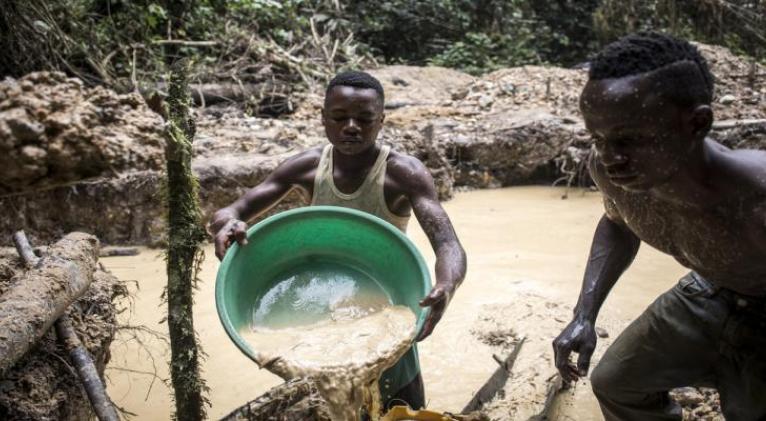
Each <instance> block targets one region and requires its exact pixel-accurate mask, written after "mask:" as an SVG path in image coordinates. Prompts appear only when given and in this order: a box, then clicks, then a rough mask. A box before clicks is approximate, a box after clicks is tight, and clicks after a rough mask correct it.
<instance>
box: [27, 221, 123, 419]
mask: <svg viewBox="0 0 766 421" xmlns="http://www.w3.org/2000/svg"><path fill="white" fill-rule="evenodd" d="M82 235H83V236H87V234H82ZM87 237H91V238H92V239H94V240H95V237H92V236H87ZM64 238H65V239H66V238H67V237H64ZM86 239H90V238H86ZM62 241H63V240H62ZM13 243H14V244H15V245H16V250H17V251H18V252H19V255H20V256H21V259H22V260H23V262H24V264H25V265H26V266H27V267H28V268H29V267H35V266H37V265H39V263H40V262H41V261H42V259H40V258H38V257H37V256H36V255H35V253H34V251H33V248H32V245H31V244H29V240H27V236H26V235H25V234H24V231H18V232H16V233H15V234H14V235H13ZM95 244H96V248H98V240H95ZM54 247H55V246H54ZM91 280H92V275H91ZM88 285H90V282H89V283H88ZM85 289H86V290H87V287H86V288H85ZM65 310H66V309H65ZM54 325H55V329H56V336H58V339H59V341H61V343H62V344H63V345H64V348H66V350H67V352H68V353H69V359H70V360H71V361H72V364H73V365H74V366H75V368H76V369H77V373H78V374H79V375H80V379H81V380H82V382H83V388H84V389H85V392H86V393H87V394H88V400H90V403H91V406H92V407H93V412H95V413H96V417H97V418H98V419H99V420H100V421H119V417H118V416H117V411H116V410H115V409H114V406H113V405H112V402H111V400H110V399H109V396H108V395H107V394H106V388H105V387H104V383H103V382H102V381H101V377H100V376H99V375H98V370H96V365H95V364H94V363H93V358H92V357H91V356H90V354H89V353H88V351H87V350H86V349H85V347H84V346H83V345H82V342H81V341H80V338H78V337H77V333H76V332H75V330H74V328H73V327H72V323H71V322H70V321H69V317H67V315H66V314H63V315H62V316H61V317H59V319H58V320H56V322H55V324H54Z"/></svg>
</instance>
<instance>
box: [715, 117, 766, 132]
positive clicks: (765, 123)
mask: <svg viewBox="0 0 766 421" xmlns="http://www.w3.org/2000/svg"><path fill="white" fill-rule="evenodd" d="M738 127H766V119H763V118H762V119H748V120H723V121H717V122H715V123H713V127H712V129H713V130H729V129H734V128H738Z"/></svg>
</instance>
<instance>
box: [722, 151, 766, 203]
mask: <svg viewBox="0 0 766 421" xmlns="http://www.w3.org/2000/svg"><path fill="white" fill-rule="evenodd" d="M716 155H717V156H718V163H719V164H718V166H717V167H718V168H717V169H718V171H719V172H720V174H719V179H720V180H722V181H725V182H728V183H730V185H731V186H736V187H738V188H737V189H736V190H738V191H739V192H740V194H741V193H745V194H747V195H748V196H751V197H753V198H754V199H755V200H756V201H759V198H760V199H761V200H763V199H766V151H759V150H753V149H736V150H732V149H728V148H725V147H720V148H718V149H717V150H716ZM732 190H733V189H732Z"/></svg>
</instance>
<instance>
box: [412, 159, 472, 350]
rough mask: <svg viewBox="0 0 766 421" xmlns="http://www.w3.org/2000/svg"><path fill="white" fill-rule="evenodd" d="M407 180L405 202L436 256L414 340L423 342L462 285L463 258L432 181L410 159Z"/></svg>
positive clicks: (419, 164)
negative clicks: (424, 313) (422, 319)
mask: <svg viewBox="0 0 766 421" xmlns="http://www.w3.org/2000/svg"><path fill="white" fill-rule="evenodd" d="M409 166H411V168H410V170H411V172H409V174H411V175H413V176H410V177H407V184H408V186H407V187H408V189H407V190H408V191H409V192H410V194H409V200H410V203H411V204H412V210H413V211H414V213H415V216H416V217H417V219H418V222H419V223H420V226H421V227H422V228H423V231H424V232H425V234H426V235H427V236H428V240H429V241H430V242H431V247H432V248H433V250H434V253H435V254H436V267H435V269H434V272H435V274H436V283H435V285H434V287H433V289H432V290H431V292H430V293H429V294H428V296H427V297H425V298H424V299H423V300H422V301H421V302H420V305H421V306H423V307H429V306H430V307H431V312H430V313H429V315H428V318H427V319H426V323H425V325H424V327H423V331H422V332H421V333H420V336H419V337H418V340H419V341H420V340H423V339H425V338H426V337H428V336H429V335H430V334H431V332H433V330H434V327H436V324H437V323H438V322H439V320H440V319H441V317H442V315H443V314H444V311H445V310H446V308H447V305H448V304H449V302H450V300H451V299H452V297H453V295H454V293H455V290H456V289H457V287H458V286H459V285H460V284H461V283H462V282H463V279H464V278H465V273H466V265H467V264H466V254H465V251H464V250H463V247H462V246H461V245H460V241H459V240H458V238H457V234H455V230H454V228H453V227H452V222H450V219H449V216H447V212H445V211H444V208H443V207H442V205H441V203H439V198H438V195H437V193H436V188H435V186H434V181H433V178H432V177H431V174H430V173H429V172H428V170H427V169H426V167H425V166H424V165H423V164H422V163H421V162H420V161H417V160H415V159H414V158H413V159H412V162H410V163H409Z"/></svg>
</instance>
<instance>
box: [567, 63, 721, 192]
mask: <svg viewBox="0 0 766 421" xmlns="http://www.w3.org/2000/svg"><path fill="white" fill-rule="evenodd" d="M658 86H660V85H659V84H658V83H657V80H656V78H654V77H652V76H651V74H645V75H636V76H628V77H623V78H616V79H604V80H595V81H594V80H591V81H588V83H587V84H586V85H585V88H584V89H583V92H582V95H581V96H580V109H581V111H582V113H583V117H584V118H585V126H586V127H587V129H588V130H589V131H590V132H591V134H592V135H593V137H594V138H595V144H596V152H597V154H598V160H599V162H600V164H601V165H603V169H604V173H605V175H606V177H607V178H608V179H609V181H610V182H611V183H612V184H614V185H616V186H618V187H621V188H623V189H625V190H637V191H645V190H649V189H651V188H653V187H657V186H659V185H662V184H664V183H666V182H668V181H669V180H671V179H672V178H673V177H674V176H675V175H676V174H677V172H678V171H679V169H680V168H682V167H683V166H684V163H685V162H686V161H687V160H688V159H691V155H692V153H691V152H692V150H693V149H694V148H695V146H696V145H699V144H701V142H702V140H703V139H704V133H702V135H701V136H700V133H701V131H700V130H698V129H699V128H698V127H695V121H694V118H693V115H694V110H693V107H692V109H688V107H681V106H679V105H677V104H674V103H672V102H671V101H669V100H667V99H666V98H664V97H663V96H662V95H660V94H659V93H658V88H657V87H658ZM708 109H709V108H708ZM710 118H712V115H711V117H710Z"/></svg>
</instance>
